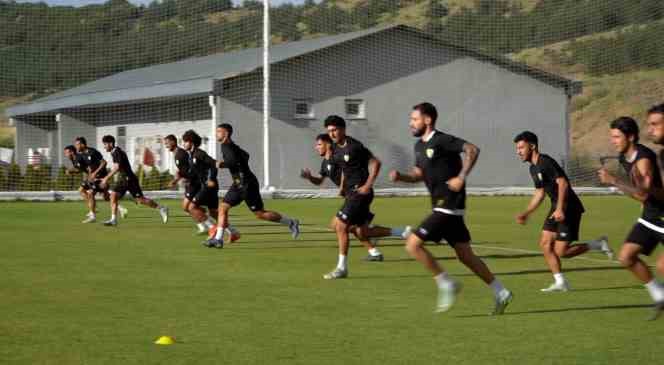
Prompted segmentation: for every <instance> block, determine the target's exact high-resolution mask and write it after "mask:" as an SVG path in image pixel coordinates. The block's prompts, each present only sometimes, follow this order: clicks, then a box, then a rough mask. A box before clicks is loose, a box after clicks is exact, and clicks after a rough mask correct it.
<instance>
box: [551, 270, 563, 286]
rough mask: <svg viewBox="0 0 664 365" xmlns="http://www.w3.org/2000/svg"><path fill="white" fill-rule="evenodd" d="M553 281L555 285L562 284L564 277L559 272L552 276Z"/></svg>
mask: <svg viewBox="0 0 664 365" xmlns="http://www.w3.org/2000/svg"><path fill="white" fill-rule="evenodd" d="M553 280H554V281H555V282H556V284H564V283H565V276H564V275H563V273H561V272H559V273H557V274H553Z"/></svg>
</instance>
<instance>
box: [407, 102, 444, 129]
mask: <svg viewBox="0 0 664 365" xmlns="http://www.w3.org/2000/svg"><path fill="white" fill-rule="evenodd" d="M413 110H417V111H418V112H420V114H422V115H426V116H427V117H429V118H431V124H436V120H437V119H438V110H436V107H435V106H434V105H433V104H431V103H427V102H424V103H419V104H417V105H415V106H414V107H413Z"/></svg>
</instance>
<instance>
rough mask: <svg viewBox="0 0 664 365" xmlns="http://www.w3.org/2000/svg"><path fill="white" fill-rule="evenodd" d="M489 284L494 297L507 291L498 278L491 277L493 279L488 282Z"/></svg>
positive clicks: (498, 296)
mask: <svg viewBox="0 0 664 365" xmlns="http://www.w3.org/2000/svg"><path fill="white" fill-rule="evenodd" d="M489 286H490V287H491V289H493V295H494V296H495V297H496V298H500V297H501V296H502V295H503V293H504V292H505V291H507V289H505V287H504V286H503V283H501V282H500V281H498V279H493V281H492V282H491V284H489Z"/></svg>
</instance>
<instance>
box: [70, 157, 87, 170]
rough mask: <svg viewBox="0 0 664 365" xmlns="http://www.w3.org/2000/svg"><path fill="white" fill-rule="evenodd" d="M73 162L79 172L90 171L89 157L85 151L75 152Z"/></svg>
mask: <svg viewBox="0 0 664 365" xmlns="http://www.w3.org/2000/svg"><path fill="white" fill-rule="evenodd" d="M71 164H72V165H73V166H74V168H75V169H76V170H78V171H79V172H88V159H87V158H85V154H83V153H75V154H74V157H72V158H71Z"/></svg>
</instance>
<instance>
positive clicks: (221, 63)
mask: <svg viewBox="0 0 664 365" xmlns="http://www.w3.org/2000/svg"><path fill="white" fill-rule="evenodd" d="M388 30H399V31H407V32H414V33H416V34H419V35H421V36H423V37H427V38H430V39H432V40H434V41H436V42H440V41H439V40H437V39H435V38H432V37H431V36H429V35H427V34H426V33H423V32H421V31H419V30H417V29H415V28H411V27H408V26H404V25H388V26H382V27H375V28H371V29H367V30H363V31H359V32H352V33H345V34H340V35H335V36H329V37H320V38H316V39H310V40H303V41H298V42H289V43H283V44H279V45H275V46H272V47H270V63H271V64H273V63H278V62H282V61H285V60H288V59H291V58H294V57H298V56H301V55H304V54H308V53H311V52H315V51H318V50H321V49H324V48H328V47H332V46H335V45H338V44H341V43H345V42H348V41H351V40H354V39H358V38H362V37H366V36H368V35H371V34H375V33H379V32H383V31H388ZM453 47H455V48H458V49H460V50H464V51H466V52H468V54H469V55H470V56H473V57H477V58H481V59H484V60H486V61H489V62H494V63H496V64H499V65H501V66H503V67H507V68H509V69H510V70H511V71H515V72H522V73H526V74H528V75H529V76H532V77H534V78H537V79H540V80H542V81H544V82H547V83H550V84H552V85H554V86H556V87H564V88H566V89H572V87H571V86H572V85H573V82H572V81H571V80H568V79H565V78H562V77H559V76H557V75H553V74H548V73H546V72H544V71H541V70H537V69H534V68H531V67H529V66H527V65H525V64H521V63H518V62H513V61H511V60H509V59H507V58H502V57H489V56H485V55H482V54H480V53H478V52H475V51H471V50H466V49H464V48H462V47H458V46H453ZM261 67H262V48H251V49H245V50H241V51H236V52H228V53H219V54H213V55H209V56H205V57H194V58H188V59H186V60H182V61H178V62H173V63H167V64H160V65H154V66H149V67H144V68H138V69H134V70H129V71H124V72H120V73H117V74H114V75H110V76H108V77H104V78H101V79H99V80H95V81H92V82H89V83H86V84H83V85H81V86H78V87H75V88H72V89H69V90H65V91H63V92H59V93H56V94H53V95H50V96H48V97H45V98H41V99H37V100H35V101H33V102H32V103H29V104H23V105H17V106H14V107H12V108H8V109H7V110H6V114H7V116H9V117H15V116H20V115H28V114H35V113H45V112H56V111H58V110H60V109H65V108H74V107H83V106H93V105H100V104H109V103H118V102H123V101H134V100H142V99H148V98H155V97H174V96H185V95H200V94H207V93H210V92H212V91H213V87H214V80H223V79H226V78H230V77H235V76H237V75H241V74H244V73H248V72H251V71H254V70H256V69H259V68H261Z"/></svg>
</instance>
